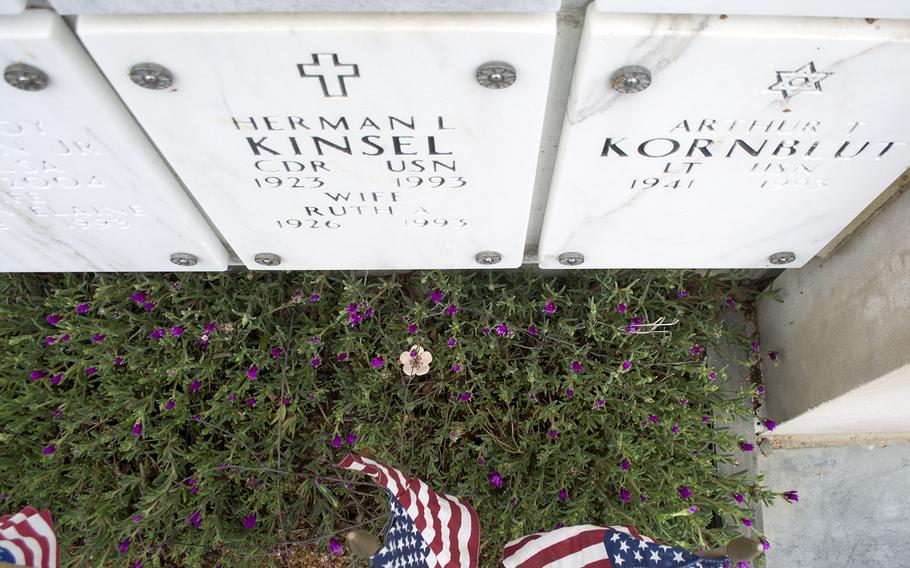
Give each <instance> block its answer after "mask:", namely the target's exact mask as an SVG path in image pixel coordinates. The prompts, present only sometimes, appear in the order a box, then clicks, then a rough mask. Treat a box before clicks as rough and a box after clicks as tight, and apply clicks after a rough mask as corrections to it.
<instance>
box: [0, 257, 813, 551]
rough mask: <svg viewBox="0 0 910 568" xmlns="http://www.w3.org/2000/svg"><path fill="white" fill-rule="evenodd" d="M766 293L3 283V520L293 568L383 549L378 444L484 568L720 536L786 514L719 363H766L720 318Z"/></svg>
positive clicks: (298, 283)
mask: <svg viewBox="0 0 910 568" xmlns="http://www.w3.org/2000/svg"><path fill="white" fill-rule="evenodd" d="M753 298H754V290H751V289H749V287H748V286H744V285H742V284H741V283H739V282H737V280H736V278H732V279H731V278H730V277H729V276H727V277H726V278H724V279H719V278H716V277H705V276H699V275H696V274H694V273H686V272H675V271H663V272H596V271H590V272H579V273H574V274H572V275H569V276H560V277H552V276H546V275H541V274H540V273H539V272H534V273H528V272H521V271H515V272H499V273H493V272H474V273H459V272H445V273H443V272H429V273H406V274H392V275H385V276H370V277H364V276H358V275H354V274H347V273H247V272H229V273H224V274H179V275H161V274H117V275H114V274H109V275H102V274H89V275H81V274H66V275H52V276H48V275H5V276H2V277H0V299H2V301H0V346H2V348H0V349H2V350H0V379H2V382H0V397H2V398H0V492H2V495H0V499H2V500H3V503H2V506H3V511H6V512H8V511H11V510H15V509H17V508H18V507H22V506H24V505H31V506H34V507H38V508H45V507H47V508H50V509H51V511H52V513H53V515H54V518H55V521H56V523H57V530H58V533H59V535H60V537H61V546H62V551H63V554H64V565H68V566H87V565H92V566H102V565H112V566H136V567H139V566H145V567H149V566H216V565H219V564H220V565H222V566H246V565H251V566H252V565H263V564H267V565H271V564H282V563H283V562H284V561H285V560H286V559H287V556H286V554H287V551H288V549H290V548H293V547H294V546H300V545H305V544H310V543H312V545H313V546H317V547H319V548H320V549H321V550H324V551H328V550H329V548H331V550H332V552H336V553H340V552H341V549H342V545H341V544H339V543H342V542H343V537H342V535H343V531H344V530H345V529H346V528H348V527H352V526H364V527H366V528H368V529H369V530H372V531H373V532H374V533H376V534H378V533H380V532H381V530H382V527H383V525H384V522H385V516H384V512H385V508H386V503H385V497H384V496H383V494H382V491H381V490H379V489H377V488H374V487H372V486H370V485H369V484H368V483H367V481H368V480H367V479H364V478H358V477H356V475H354V474H351V473H349V472H345V471H341V470H338V469H337V468H335V467H334V465H333V464H335V463H336V462H337V461H338V460H340V459H341V458H342V457H343V456H344V455H345V454H346V453H348V452H359V451H362V450H363V449H365V448H369V449H370V450H371V451H372V453H373V455H374V456H375V459H378V460H380V461H383V462H385V463H387V464H389V465H391V466H393V467H397V468H398V469H401V470H402V471H405V472H407V473H409V474H411V475H414V476H417V477H420V478H422V479H423V480H425V481H427V482H428V483H429V484H430V485H431V486H432V487H434V488H436V489H437V490H440V491H445V492H446V493H449V494H451V495H458V496H460V497H463V498H465V499H467V500H468V501H470V502H471V504H472V505H473V506H474V508H475V509H476V511H477V513H478V515H479V517H480V521H481V526H482V531H483V535H482V539H481V541H482V565H483V566H495V565H497V560H498V557H499V554H500V551H501V550H502V548H503V545H504V544H505V543H506V542H507V541H509V540H511V539H514V538H516V537H519V536H523V535H525V534H529V533H531V532H534V531H538V530H541V529H544V530H550V529H552V528H554V527H557V526H559V525H563V524H564V525H571V524H586V523H591V524H601V525H604V524H631V525H635V526H637V527H639V529H640V530H641V531H642V532H644V533H645V534H648V535H651V536H653V537H655V538H658V539H661V540H664V541H666V542H669V543H674V544H677V545H680V546H684V547H687V548H690V549H695V548H698V547H702V546H705V547H709V546H714V545H716V544H718V543H721V544H722V543H725V542H726V541H727V540H728V539H729V538H730V537H731V536H734V535H736V534H740V533H742V532H744V531H745V532H751V531H754V530H755V528H754V527H751V528H750V525H751V521H750V518H751V514H752V513H751V511H752V509H753V508H755V507H757V506H758V504H760V503H765V504H770V503H771V501H773V500H774V498H776V497H778V496H785V497H786V498H789V499H791V500H793V499H795V498H796V495H795V493H785V494H778V493H773V492H771V491H770V490H768V489H766V488H764V487H762V486H761V485H760V480H757V479H754V478H750V477H749V476H748V475H747V474H745V473H742V474H737V475H732V476H722V475H720V474H719V473H718V463H719V462H727V463H733V462H734V460H735V459H736V456H740V455H742V454H741V452H743V451H751V450H753V449H754V448H753V443H754V440H744V439H740V438H737V437H736V436H734V435H732V434H731V433H730V432H728V430H727V429H726V428H725V424H726V423H727V422H728V421H729V420H731V419H732V418H733V417H736V416H746V417H749V419H751V420H758V419H757V418H756V417H755V414H754V410H753V404H754V397H756V396H757V394H758V392H760V389H761V387H760V386H758V385H755V386H753V387H752V389H751V390H749V391H744V392H740V393H738V394H737V393H732V394H731V393H729V392H726V393H725V392H724V390H723V389H722V388H721V385H722V383H723V381H724V380H725V377H726V371H725V369H723V368H712V367H711V366H710V365H709V363H708V356H707V352H708V351H709V350H710V349H712V348H713V347H715V346H720V345H726V346H731V345H732V346H741V347H743V348H744V349H745V350H747V351H749V352H750V353H751V354H752V355H751V357H747V358H746V359H747V360H744V361H742V362H740V364H743V365H753V364H755V362H756V361H757V360H758V357H759V351H758V344H757V343H756V340H755V338H754V337H745V336H743V335H741V332H740V330H738V329H735V328H733V327H730V326H729V325H726V324H725V323H724V321H726V320H727V319H729V318H724V314H725V312H733V311H737V310H744V311H746V310H748V309H749V305H750V302H751V300H752V299H753ZM417 349H423V350H425V351H427V352H429V353H431V354H432V361H431V362H430V364H429V370H428V372H426V373H425V374H421V375H416V374H414V373H410V374H405V373H404V372H403V371H404V370H408V369H410V370H411V371H415V370H416V367H415V368H412V367H410V366H403V365H402V364H401V363H400V362H399V357H400V356H401V355H402V353H408V354H410V352H411V351H412V350H415V351H416V350H417ZM403 360H405V361H409V357H408V355H405V357H404V359H403ZM425 370H426V369H423V371H425ZM766 426H767V427H770V428H773V423H770V422H767V423H766ZM724 519H726V523H724V522H722V521H723V520H724ZM724 525H726V526H724ZM758 536H760V535H758Z"/></svg>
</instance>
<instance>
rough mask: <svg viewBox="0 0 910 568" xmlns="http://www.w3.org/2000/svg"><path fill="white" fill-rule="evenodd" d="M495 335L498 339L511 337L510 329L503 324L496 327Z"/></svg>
mask: <svg viewBox="0 0 910 568" xmlns="http://www.w3.org/2000/svg"><path fill="white" fill-rule="evenodd" d="M496 333H497V334H498V335H499V337H512V329H511V328H509V326H507V325H506V324H504V323H501V324H499V325H497V326H496Z"/></svg>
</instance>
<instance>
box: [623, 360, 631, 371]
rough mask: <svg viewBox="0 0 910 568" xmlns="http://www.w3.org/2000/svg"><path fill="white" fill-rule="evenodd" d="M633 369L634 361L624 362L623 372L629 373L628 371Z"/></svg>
mask: <svg viewBox="0 0 910 568" xmlns="http://www.w3.org/2000/svg"><path fill="white" fill-rule="evenodd" d="M631 368H632V361H623V362H622V370H623V371H628V370H629V369H631Z"/></svg>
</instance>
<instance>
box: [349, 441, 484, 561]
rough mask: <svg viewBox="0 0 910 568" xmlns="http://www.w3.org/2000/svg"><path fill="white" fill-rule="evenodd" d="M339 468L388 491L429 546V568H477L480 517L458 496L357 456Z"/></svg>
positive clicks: (351, 455)
mask: <svg viewBox="0 0 910 568" xmlns="http://www.w3.org/2000/svg"><path fill="white" fill-rule="evenodd" d="M337 465H338V467H341V468H345V469H350V470H353V471H359V472H362V473H365V474H367V475H369V476H370V477H372V478H373V480H374V481H375V482H376V483H377V484H378V485H380V486H382V487H384V488H386V489H387V490H388V491H389V492H390V493H391V494H392V496H393V497H394V499H395V500H396V501H397V502H398V504H399V505H400V506H401V508H402V509H403V510H404V511H405V514H406V515H407V516H408V517H409V518H410V519H411V521H412V522H413V524H414V527H415V528H416V529H417V531H418V532H419V533H420V536H421V537H422V538H423V540H425V541H426V543H427V545H428V546H429V549H430V550H429V553H428V555H427V562H428V563H429V565H430V568H462V567H469V568H474V567H476V566H477V564H478V561H479V556H480V524H479V522H478V520H477V514H476V513H475V512H474V510H473V509H472V508H471V506H470V505H468V504H467V503H466V502H464V501H462V500H461V499H458V498H457V497H450V496H448V495H445V494H443V493H436V492H435V491H433V490H432V489H431V488H430V487H429V486H428V485H427V484H426V483H424V482H423V481H421V480H420V479H417V478H414V477H409V476H406V475H404V474H403V473H401V472H400V471H398V470H396V469H395V468H392V467H389V466H386V465H383V464H381V463H379V462H375V461H373V460H371V459H369V458H364V457H362V456H358V455H355V454H348V455H347V456H345V457H344V458H343V459H342V460H341V461H340V462H339V463H338V464H337Z"/></svg>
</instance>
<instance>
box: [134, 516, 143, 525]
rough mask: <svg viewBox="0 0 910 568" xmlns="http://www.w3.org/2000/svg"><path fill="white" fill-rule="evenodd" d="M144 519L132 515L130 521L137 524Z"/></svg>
mask: <svg viewBox="0 0 910 568" xmlns="http://www.w3.org/2000/svg"><path fill="white" fill-rule="evenodd" d="M144 518H145V515H133V518H132V521H133V522H134V523H138V522H139V521H141V520H142V519H144Z"/></svg>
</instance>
